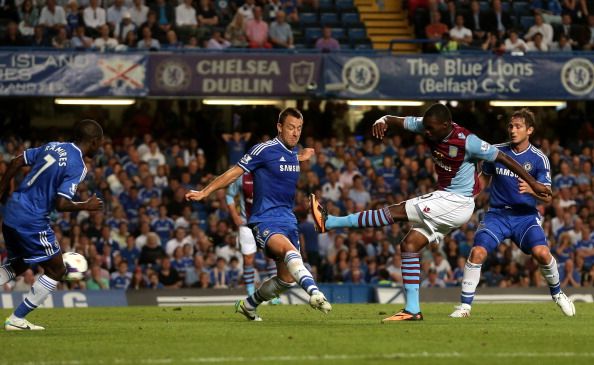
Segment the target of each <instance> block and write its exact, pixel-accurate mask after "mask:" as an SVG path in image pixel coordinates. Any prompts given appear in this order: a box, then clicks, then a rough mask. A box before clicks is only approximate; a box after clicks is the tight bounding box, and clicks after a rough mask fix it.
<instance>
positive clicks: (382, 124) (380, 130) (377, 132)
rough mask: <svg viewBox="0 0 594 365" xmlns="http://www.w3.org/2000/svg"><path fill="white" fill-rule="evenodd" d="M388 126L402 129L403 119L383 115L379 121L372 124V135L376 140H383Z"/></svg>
mask: <svg viewBox="0 0 594 365" xmlns="http://www.w3.org/2000/svg"><path fill="white" fill-rule="evenodd" d="M389 126H396V127H398V128H401V129H403V128H404V118H402V117H395V116H393V115H384V116H383V117H381V118H380V119H378V120H376V121H375V123H373V127H372V134H373V136H374V137H375V138H377V139H384V135H385V134H386V131H387V130H388V127H389Z"/></svg>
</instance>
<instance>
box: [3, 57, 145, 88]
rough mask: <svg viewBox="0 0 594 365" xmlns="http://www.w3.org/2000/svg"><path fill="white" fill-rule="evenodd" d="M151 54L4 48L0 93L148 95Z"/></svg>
mask: <svg viewBox="0 0 594 365" xmlns="http://www.w3.org/2000/svg"><path fill="white" fill-rule="evenodd" d="M147 60H148V55H144V54H101V53H77V52H27V53H25V52H0V95H22V96H145V95H148V87H147V85H146V83H145V77H146V64H147Z"/></svg>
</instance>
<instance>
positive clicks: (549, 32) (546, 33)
mask: <svg viewBox="0 0 594 365" xmlns="http://www.w3.org/2000/svg"><path fill="white" fill-rule="evenodd" d="M536 33H540V34H542V38H543V39H542V41H543V43H544V44H545V45H547V46H550V45H551V44H553V27H552V26H551V25H550V24H547V23H545V22H544V20H543V18H542V15H541V14H536V15H534V25H533V26H531V27H530V29H529V30H528V33H526V35H524V39H525V40H527V41H528V40H531V39H532V38H533V37H534V35H535V34H536Z"/></svg>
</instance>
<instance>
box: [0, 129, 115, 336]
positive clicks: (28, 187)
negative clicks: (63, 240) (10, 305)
mask: <svg viewBox="0 0 594 365" xmlns="http://www.w3.org/2000/svg"><path fill="white" fill-rule="evenodd" d="M74 134H75V136H74V142H72V143H68V142H50V143H48V144H46V145H43V146H41V147H37V148H29V149H27V150H25V152H24V153H23V154H22V155H19V156H17V157H15V158H14V159H13V160H12V161H11V162H10V165H9V166H8V169H7V171H6V174H4V176H3V177H2V180H1V181H0V198H4V195H5V194H8V193H9V189H10V181H11V180H12V178H13V177H14V176H15V175H16V174H17V172H18V171H19V170H20V169H21V168H22V167H24V166H31V171H29V173H28V174H27V176H26V177H25V178H24V179H23V181H22V182H21V184H20V185H19V187H18V188H17V190H16V191H15V192H14V193H13V194H12V196H11V197H10V199H9V200H8V202H7V204H6V210H5V211H6V214H5V215H4V222H3V224H2V233H3V234H4V239H5V241H6V248H7V249H8V263H7V264H6V265H4V266H0V285H4V284H5V283H7V282H8V281H10V280H13V279H14V278H15V277H16V276H18V275H21V274H22V273H24V272H25V271H26V270H27V269H28V267H29V265H31V264H38V265H40V266H41V267H42V268H43V273H44V274H43V275H41V276H40V277H39V278H37V280H36V281H35V283H33V286H32V287H31V291H29V293H27V294H26V295H25V299H24V300H23V302H22V303H21V304H20V305H19V306H18V307H17V308H16V310H15V311H14V312H13V314H12V315H11V316H10V317H8V318H7V319H6V321H5V322H4V328H5V329H6V330H8V331H18V330H43V329H44V328H43V327H41V326H37V325H34V324H32V323H31V322H29V321H27V320H26V319H25V316H26V315H27V314H29V313H30V312H31V311H33V310H34V309H35V308H37V307H38V306H39V305H41V304H42V303H43V302H44V301H45V299H46V298H47V297H48V296H49V295H50V294H51V293H52V292H53V291H55V290H56V286H57V285H58V282H59V281H61V280H62V279H63V278H64V276H65V274H66V268H65V266H64V261H63V260H62V253H61V250H60V245H59V243H58V241H57V240H56V236H55V235H54V231H53V230H52V228H51V227H50V213H51V212H52V211H54V209H55V210H58V211H62V212H68V211H80V210H101V209H103V202H102V201H101V200H100V199H99V198H97V196H95V195H93V196H92V197H91V198H89V199H88V200H86V201H84V202H76V201H72V199H74V196H75V194H76V189H77V187H78V184H80V183H81V181H83V180H84V178H85V176H86V174H87V168H86V166H85V161H84V158H85V157H89V158H90V157H93V156H94V155H95V154H96V153H97V151H98V150H99V148H100V147H101V145H102V143H103V130H102V129H101V126H100V125H99V124H98V123H97V122H95V121H94V120H89V119H85V120H82V121H80V122H78V123H77V124H76V125H75V126H74Z"/></svg>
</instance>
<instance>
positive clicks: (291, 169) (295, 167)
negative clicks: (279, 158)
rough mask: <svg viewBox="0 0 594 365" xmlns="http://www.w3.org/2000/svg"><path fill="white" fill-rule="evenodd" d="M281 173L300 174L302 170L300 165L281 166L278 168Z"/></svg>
mask: <svg viewBox="0 0 594 365" xmlns="http://www.w3.org/2000/svg"><path fill="white" fill-rule="evenodd" d="M278 167H279V169H280V171H281V172H299V171H301V169H300V168H299V165H279V166H278Z"/></svg>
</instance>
